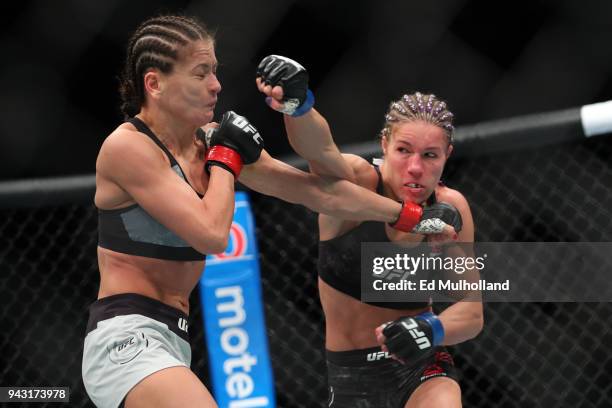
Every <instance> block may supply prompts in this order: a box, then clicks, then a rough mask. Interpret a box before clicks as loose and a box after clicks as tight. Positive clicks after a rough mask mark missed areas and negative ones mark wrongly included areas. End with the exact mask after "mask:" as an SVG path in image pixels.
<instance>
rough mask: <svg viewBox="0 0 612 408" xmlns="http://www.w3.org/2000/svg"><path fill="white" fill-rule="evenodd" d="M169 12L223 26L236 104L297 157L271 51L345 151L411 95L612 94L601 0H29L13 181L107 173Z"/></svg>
mask: <svg viewBox="0 0 612 408" xmlns="http://www.w3.org/2000/svg"><path fill="white" fill-rule="evenodd" d="M161 12H184V13H186V14H193V15H197V16H198V17H200V18H201V19H202V20H203V21H204V22H206V23H207V24H208V26H209V27H210V28H212V29H213V30H216V32H217V57H218V59H219V61H220V63H221V66H220V70H219V77H220V80H221V83H222V85H223V91H222V93H221V99H220V103H219V104H218V105H217V112H216V117H218V116H220V114H221V113H222V112H224V111H225V110H228V109H233V110H236V111H238V112H240V113H242V114H244V115H245V116H247V117H248V118H249V119H251V121H252V122H253V123H254V124H255V125H256V126H257V127H258V128H259V130H260V131H261V132H262V134H263V136H264V138H265V141H266V145H267V147H268V150H269V151H270V152H271V153H272V154H273V155H275V156H282V155H285V154H288V153H290V148H289V146H288V144H287V142H286V140H285V137H284V131H283V127H282V120H281V118H280V115H279V114H277V113H274V112H272V111H270V110H269V109H268V108H267V107H266V106H265V104H264V103H263V98H262V96H261V95H260V94H259V93H258V92H257V90H256V88H255V85H254V70H255V67H256V65H257V63H258V61H259V60H260V59H261V58H262V57H264V56H265V55H267V54H271V53H275V54H283V55H286V56H289V57H292V58H294V59H297V60H298V61H300V62H301V63H303V64H304V65H305V66H306V67H307V68H308V69H309V71H310V73H311V88H312V89H313V90H314V91H315V95H316V97H317V108H318V109H319V110H320V111H321V112H323V113H324V115H325V116H326V117H327V118H328V120H329V122H330V123H331V125H332V130H333V131H334V134H335V137H336V140H337V141H338V143H339V144H349V143H354V142H359V141H367V140H373V139H374V138H375V137H376V134H377V131H378V130H379V128H380V126H381V124H382V118H383V114H384V112H385V109H386V106H387V104H388V102H389V101H390V100H391V99H394V98H397V97H398V96H400V95H401V94H402V93H404V92H405V91H414V90H423V91H429V92H433V93H435V94H437V95H439V96H442V97H443V98H446V99H447V100H448V101H449V104H450V106H451V108H452V110H453V111H454V113H455V115H456V118H457V124H459V125H461V124H468V123H475V122H480V121H485V120H489V119H494V118H503V117H508V116H513V115H520V114H526V113H533V112H540V111H548V110H556V109H562V108H568V107H574V106H580V105H584V104H589V103H594V102H600V101H604V100H608V99H612V47H610V41H611V39H612V22H611V21H612V20H611V16H612V2H610V1H605V0H601V1H597V0H582V1H575V0H562V1H559V0H518V1H513V2H491V1H485V0H444V1H442V0H437V1H407V0H404V1H380V2H374V1H351V2H344V1H342V2H340V1H337V2H327V1H322V0H315V1H305V0H304V1H301V0H299V1H291V0H259V1H236V0H209V1H204V0H197V1H196V0H194V1H160V0H147V1H144V0H137V1H129V2H128V1H123V2H121V1H118V0H108V1H93V0H85V1H79V0H72V1H53V2H50V1H43V0H38V1H21V2H10V3H8V4H5V5H3V12H2V13H1V17H0V19H1V20H0V21H1V30H2V31H1V36H0V47H1V49H2V55H3V58H2V61H3V62H2V64H1V65H0V89H1V92H0V180H7V179H18V178H26V177H47V176H60V175H69V174H82V173H93V172H94V165H95V158H96V154H97V150H98V148H99V146H100V144H101V143H102V141H103V139H104V137H105V136H106V135H107V134H108V133H109V132H110V131H112V129H114V128H115V127H116V126H117V125H118V123H120V121H121V119H122V118H121V115H120V114H119V110H118V95H117V90H116V89H117V79H116V78H117V74H118V72H119V71H120V68H121V64H122V61H123V57H124V47H125V45H126V43H127V39H128V37H129V35H130V33H131V31H132V30H134V29H135V28H136V26H137V25H138V24H139V23H140V22H141V21H142V20H144V19H145V18H147V17H149V16H151V15H155V14H158V13H161Z"/></svg>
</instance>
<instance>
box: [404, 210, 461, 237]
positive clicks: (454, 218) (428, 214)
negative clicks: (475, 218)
mask: <svg viewBox="0 0 612 408" xmlns="http://www.w3.org/2000/svg"><path fill="white" fill-rule="evenodd" d="M444 224H447V225H450V226H451V227H453V228H455V232H459V231H461V228H462V227H463V220H462V219H461V213H460V212H459V211H458V210H457V209H456V208H455V207H453V206H452V205H450V204H447V203H434V204H432V205H430V206H427V207H425V208H423V216H422V217H421V220H420V221H419V223H418V224H417V225H416V226H415V227H414V229H413V230H412V232H415V233H417V234H436V233H440V232H442V231H443V230H444Z"/></svg>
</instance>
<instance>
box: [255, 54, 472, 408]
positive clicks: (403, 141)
mask: <svg viewBox="0 0 612 408" xmlns="http://www.w3.org/2000/svg"><path fill="white" fill-rule="evenodd" d="M256 83H257V86H258V88H259V90H260V91H261V92H263V93H264V94H265V95H266V96H267V98H266V102H267V103H268V105H269V106H270V107H271V108H273V109H275V110H277V111H280V112H283V113H284V114H285V115H284V120H285V127H286V129H287V134H288V137H289V141H290V143H291V145H292V146H293V148H294V149H295V151H296V152H297V153H298V154H300V155H301V156H302V157H304V158H305V159H306V160H307V161H308V162H309V165H310V169H311V172H314V173H317V174H321V175H333V176H337V177H342V178H345V179H347V180H351V181H353V182H355V183H356V184H358V185H360V186H363V187H365V188H367V189H369V190H371V191H375V192H377V193H378V194H380V195H384V196H386V197H389V198H392V199H394V200H401V201H404V202H412V203H414V204H416V205H420V206H423V207H424V208H425V210H426V209H427V208H431V207H434V206H436V205H440V204H441V203H442V202H444V203H448V204H450V205H451V206H452V207H451V208H453V209H454V208H456V210H457V211H458V213H459V215H460V216H457V217H455V219H454V221H453V219H452V217H451V218H448V223H449V224H452V225H454V226H455V229H456V230H457V231H458V236H457V237H456V238H457V240H458V241H461V242H473V240H474V223H473V220H472V216H471V213H470V208H469V205H468V203H467V201H466V199H465V198H464V197H463V195H462V194H461V193H459V192H458V191H456V190H452V189H450V188H448V187H446V186H444V185H442V184H441V183H440V177H441V175H442V171H443V169H444V164H445V163H446V160H447V159H448V157H449V156H450V154H451V152H452V150H453V124H452V119H453V115H452V113H451V112H450V111H449V110H448V108H447V106H446V103H445V102H444V101H442V100H440V99H438V98H437V97H436V96H434V95H426V94H421V93H419V92H417V93H414V94H410V95H404V96H402V97H401V98H400V99H399V100H397V101H394V102H392V103H391V104H390V106H389V110H388V113H387V114H386V116H385V125H384V128H383V130H382V132H381V147H382V151H383V154H384V159H383V160H382V161H381V162H379V163H375V164H373V165H372V164H370V163H368V162H367V161H366V160H365V159H363V158H361V157H359V156H355V155H347V154H340V152H339V151H338V148H337V147H336V146H335V144H334V142H333V139H332V136H331V132H330V128H329V126H328V124H327V122H326V121H325V119H324V118H323V117H322V116H321V115H320V114H319V113H318V112H317V111H316V110H315V109H313V108H312V106H313V104H314V97H313V95H312V93H311V92H310V90H308V89H307V88H308V75H307V72H306V70H305V69H304V67H302V66H301V65H300V64H299V63H297V62H295V61H293V60H291V59H288V58H286V57H281V56H276V55H271V56H268V57H266V58H264V59H263V60H262V62H261V63H260V64H259V67H258V70H257V78H256ZM431 227H432V229H435V228H436V226H435V225H431ZM319 231H320V244H319V261H318V272H319V293H320V297H321V304H322V306H323V311H324V314H325V321H326V341H325V344H326V349H327V365H328V380H329V391H330V395H329V403H328V404H329V406H330V407H357V406H358V407H377V408H380V407H386V408H401V407H407V408H414V407H428V408H431V407H444V408H448V407H460V406H461V389H460V387H459V384H458V382H457V373H456V369H455V367H454V364H453V360H452V357H451V356H450V354H449V353H448V351H447V350H446V349H445V347H444V346H445V345H453V344H457V343H461V342H463V341H466V340H468V339H471V338H473V337H475V336H476V335H477V334H478V333H479V332H480V331H481V330H482V326H483V316H482V303H481V301H480V298H479V297H478V295H476V296H477V297H476V299H477V301H473V299H472V301H459V302H456V303H454V304H452V305H451V306H449V307H448V308H446V309H445V310H444V311H443V312H442V313H441V314H440V315H439V316H438V315H436V314H434V313H433V311H432V305H431V304H430V303H429V302H421V303H415V302H411V303H377V304H367V303H364V302H361V301H360V290H361V286H360V276H361V275H360V268H361V265H360V244H361V243H362V242H374V241H381V242H400V241H401V242H402V243H403V245H404V246H405V245H410V244H411V243H414V244H415V245H416V244H418V243H420V242H422V241H423V240H424V237H423V235H421V234H418V233H411V232H401V231H397V230H393V229H391V228H389V227H388V226H387V225H386V224H384V223H379V222H355V221H352V220H346V219H344V218H343V217H337V216H333V215H332V216H330V215H324V214H321V215H320V216H319ZM413 232H418V231H413ZM447 239H448V238H447V237H445V236H442V235H436V234H434V235H428V236H427V237H426V238H425V240H427V241H428V242H430V243H432V244H433V245H437V242H439V241H444V240H447ZM421 336H423V337H426V338H427V341H426V342H425V341H424V340H422V339H421V340H420V341H419V342H418V343H417V341H416V338H415V337H419V338H420V337H421ZM381 347H382V350H383V351H384V352H388V353H384V352H380V350H381ZM389 357H392V358H389Z"/></svg>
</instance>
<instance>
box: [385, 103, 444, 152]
mask: <svg viewBox="0 0 612 408" xmlns="http://www.w3.org/2000/svg"><path fill="white" fill-rule="evenodd" d="M416 120H422V121H424V122H427V123H431V124H432V125H435V126H438V127H440V128H442V129H443V130H444V132H445V133H446V135H447V136H448V140H449V142H450V143H451V144H452V143H453V131H454V129H455V128H454V127H453V114H452V113H451V112H450V111H449V110H448V108H447V106H446V102H444V101H443V100H440V99H438V98H437V97H436V96H435V95H434V94H422V93H420V92H415V93H413V94H410V95H404V96H402V97H401V98H400V99H399V100H397V101H393V102H391V103H390V104H389V110H388V112H387V114H386V115H385V125H384V127H383V129H382V131H381V132H380V134H381V136H387V137H388V136H390V135H391V127H392V126H393V124H395V123H399V122H414V121H416Z"/></svg>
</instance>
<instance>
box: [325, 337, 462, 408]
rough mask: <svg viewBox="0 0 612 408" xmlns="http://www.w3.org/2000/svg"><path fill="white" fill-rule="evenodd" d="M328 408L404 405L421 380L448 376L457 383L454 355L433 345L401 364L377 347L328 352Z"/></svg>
mask: <svg viewBox="0 0 612 408" xmlns="http://www.w3.org/2000/svg"><path fill="white" fill-rule="evenodd" d="M327 374H328V384H329V387H328V389H329V399H328V407H332V408H343V407H351V408H356V407H358V408H370V407H372V408H403V407H404V405H406V401H408V398H410V395H412V393H413V392H414V390H416V388H417V387H418V386H419V385H420V384H422V383H423V382H425V381H427V380H429V379H431V378H436V377H447V378H451V379H453V380H455V381H457V382H459V376H458V373H457V369H456V368H455V364H454V362H453V358H452V357H451V355H450V354H449V353H448V351H447V350H446V348H444V347H436V348H434V350H433V351H432V352H431V354H430V355H428V356H427V357H425V358H422V359H420V360H419V361H418V362H417V363H414V364H412V365H411V364H407V365H404V364H402V363H400V362H398V361H396V360H394V359H392V358H390V357H389V355H388V354H387V353H385V352H383V351H381V350H380V348H379V347H372V348H368V349H363V350H350V351H339V352H335V351H329V350H328V351H327Z"/></svg>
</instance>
